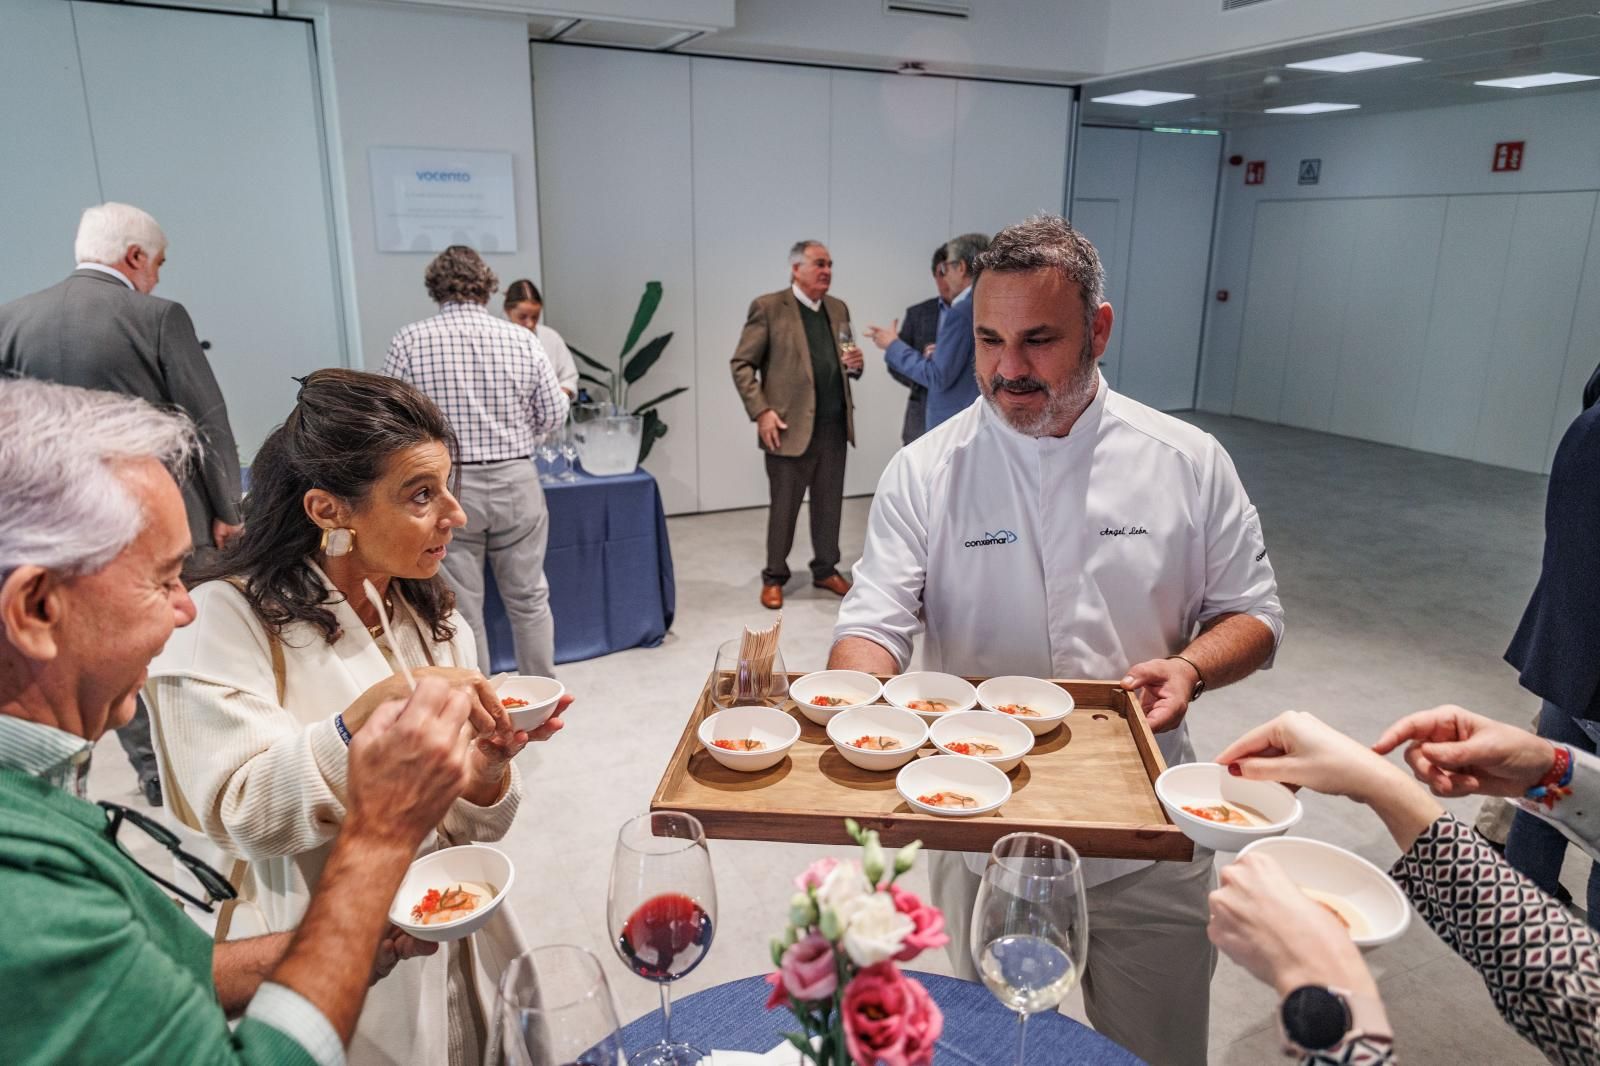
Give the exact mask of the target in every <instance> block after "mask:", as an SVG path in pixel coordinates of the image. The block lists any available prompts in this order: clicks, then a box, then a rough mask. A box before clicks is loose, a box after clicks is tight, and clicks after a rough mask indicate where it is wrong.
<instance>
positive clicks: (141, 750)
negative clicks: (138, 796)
mask: <svg viewBox="0 0 1600 1066" xmlns="http://www.w3.org/2000/svg"><path fill="white" fill-rule="evenodd" d="M134 699H136V700H137V701H138V709H137V710H135V711H134V712H133V717H132V718H131V719H129V721H128V724H127V725H125V726H123V727H122V728H121V729H118V730H117V740H118V742H120V743H121V744H122V750H123V751H125V752H127V753H128V762H130V763H132V764H133V772H134V773H136V774H138V775H139V787H140V788H143V787H144V783H145V782H146V781H147V780H149V779H150V778H152V777H155V776H157V771H156V749H155V745H154V744H153V743H151V740H150V712H149V711H147V710H146V709H145V706H144V697H143V696H135V697H134Z"/></svg>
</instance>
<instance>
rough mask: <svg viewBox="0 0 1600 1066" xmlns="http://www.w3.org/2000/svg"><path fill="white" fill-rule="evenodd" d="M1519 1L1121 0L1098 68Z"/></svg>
mask: <svg viewBox="0 0 1600 1066" xmlns="http://www.w3.org/2000/svg"><path fill="white" fill-rule="evenodd" d="M1521 2H1523V0H1339V2H1338V3H1330V2H1329V0H1273V2H1271V3H1266V4H1259V5H1253V6H1249V7H1242V8H1238V9H1236V10H1233V11H1224V10H1222V2H1221V0H1121V2H1112V3H1110V4H1109V5H1108V7H1109V9H1110V22H1109V25H1108V26H1107V30H1106V46H1105V52H1104V55H1103V56H1102V63H1103V65H1102V68H1101V69H1102V70H1104V71H1106V72H1108V73H1126V72H1130V71H1137V70H1147V69H1151V68H1155V67H1163V66H1172V65H1175V64H1178V63H1188V62H1192V61H1194V60H1197V59H1203V58H1206V57H1209V56H1219V55H1233V54H1236V53H1242V52H1248V51H1253V50H1255V49H1259V48H1266V47H1268V46H1271V45H1281V44H1290V43H1293V42H1295V41H1305V40H1315V39H1317V38H1320V37H1329V36H1333V35H1336V34H1344V33H1352V32H1356V31H1359V30H1370V29H1377V28H1380V27H1385V26H1397V25H1401V24H1403V23H1406V22H1411V21H1414V20H1417V19H1424V18H1432V17H1438V16H1441V15H1451V14H1462V13H1465V12H1471V11H1482V10H1485V9H1488V8H1495V7H1511V6H1514V5H1516V4H1518V3H1521Z"/></svg>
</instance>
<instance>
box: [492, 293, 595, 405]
mask: <svg viewBox="0 0 1600 1066" xmlns="http://www.w3.org/2000/svg"><path fill="white" fill-rule="evenodd" d="M506 317H507V318H509V319H510V320H511V321H513V322H515V323H516V324H517V325H519V326H521V327H522V328H523V329H531V330H533V335H534V336H535V337H536V338H538V341H539V344H540V346H541V347H543V348H544V354H545V358H546V359H549V360H550V368H551V369H552V370H554V371H555V372H556V381H558V382H560V384H561V391H562V392H564V393H566V394H567V399H569V400H570V399H572V398H573V397H575V396H577V395H578V364H577V363H576V362H574V361H573V359H572V352H571V351H570V350H569V349H568V348H567V342H566V341H564V340H562V339H561V334H559V333H557V332H556V331H555V330H553V329H551V328H550V327H549V326H547V325H545V324H544V323H543V322H542V321H540V320H541V319H542V318H543V317H544V297H543V296H541V295H539V287H538V286H537V285H535V284H534V283H533V282H531V281H529V280H528V279H527V278H522V279H520V280H518V281H513V282H512V283H511V284H510V285H508V286H506Z"/></svg>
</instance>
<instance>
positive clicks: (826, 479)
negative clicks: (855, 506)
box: [730, 240, 862, 610]
mask: <svg viewBox="0 0 1600 1066" xmlns="http://www.w3.org/2000/svg"><path fill="white" fill-rule="evenodd" d="M832 284H833V257H832V256H831V255H829V254H828V246H827V245H825V244H823V243H822V242H821V241H815V240H800V241H796V242H795V243H794V246H793V247H791V248H790V249H789V286H788V288H784V289H779V290H778V291H777V292H769V293H767V294H766V295H765V296H757V297H756V298H755V299H754V300H752V301H750V310H749V311H748V312H747V313H746V315H745V322H744V329H743V330H742V331H741V332H740V334H739V344H738V347H736V348H735V349H734V352H733V358H732V359H731V360H730V365H731V367H732V370H733V386H734V388H736V389H738V390H739V399H740V400H741V401H743V403H744V409H745V413H746V414H748V415H749V416H750V421H752V422H754V423H755V424H756V444H757V446H758V447H760V449H761V450H762V451H763V452H764V453H765V456H766V466H767V487H768V491H769V493H770V496H771V501H772V503H771V506H770V507H769V508H768V510H767V565H766V567H765V568H764V569H763V570H762V571H761V606H763V607H767V608H770V609H772V610H777V609H778V608H780V607H782V606H783V586H784V585H785V584H787V583H788V581H789V549H790V548H792V547H794V525H795V521H796V520H797V519H798V518H799V517H800V504H801V502H802V501H804V499H805V496H806V492H807V490H810V493H811V584H812V585H813V586H814V587H816V588H819V589H822V590H823V591H825V592H831V593H833V594H834V595H835V596H843V595H844V594H845V593H847V592H849V591H850V582H848V581H846V580H845V578H844V576H843V575H842V574H840V573H839V519H840V515H841V514H842V513H843V510H844V466H845V458H846V456H847V454H848V450H847V445H853V444H855V442H856V431H855V403H854V401H853V399H852V398H851V395H850V379H851V378H858V377H860V376H861V366H862V360H861V349H860V348H858V347H857V346H856V344H855V342H854V340H853V339H852V337H853V335H852V333H851V332H850V309H849V308H848V307H846V306H845V305H844V301H843V300H839V299H837V298H835V297H833V296H829V295H828V288H829V287H830V286H831V285H832Z"/></svg>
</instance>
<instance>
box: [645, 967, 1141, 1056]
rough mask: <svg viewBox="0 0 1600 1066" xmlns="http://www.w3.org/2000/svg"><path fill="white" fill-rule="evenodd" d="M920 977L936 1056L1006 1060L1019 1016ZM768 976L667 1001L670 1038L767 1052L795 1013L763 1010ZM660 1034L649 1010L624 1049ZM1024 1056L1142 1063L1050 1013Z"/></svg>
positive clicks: (1032, 1025) (987, 997)
mask: <svg viewBox="0 0 1600 1066" xmlns="http://www.w3.org/2000/svg"><path fill="white" fill-rule="evenodd" d="M906 972H907V974H908V975H909V976H912V977H915V978H916V979H917V980H918V981H921V982H922V985H923V987H924V988H926V989H927V990H928V991H929V993H931V994H932V996H933V999H934V1002H936V1003H938V1004H939V1009H940V1010H941V1011H943V1012H944V1035H942V1036H941V1037H940V1038H939V1044H938V1050H937V1051H936V1052H935V1054H934V1057H933V1061H934V1062H935V1063H936V1064H942V1063H969V1064H971V1066H1006V1064H1009V1063H1010V1062H1011V1057H1012V1054H1013V1050H1014V1048H1015V1047H1016V1039H1017V1016H1016V1015H1015V1014H1013V1013H1011V1012H1010V1011H1008V1010H1006V1009H1005V1008H1004V1007H1002V1006H1001V1005H1000V1003H999V1001H998V1000H996V999H995V998H994V996H993V995H991V994H990V993H989V990H988V989H987V988H984V987H983V986H982V985H979V984H973V983H972V982H971V981H960V980H957V979H956V978H953V977H941V976H939V975H937V974H931V973H917V972H915V971H910V970H908V971H906ZM769 991H771V989H770V987H769V986H768V985H767V982H766V978H765V977H746V978H745V979H744V980H742V981H729V982H728V983H727V984H725V985H718V986H717V987H715V988H708V989H706V990H705V991H703V992H696V993H695V994H694V995H692V996H686V997H684V998H683V1000H681V1001H674V1002H673V1004H672V1037H673V1039H674V1040H684V1041H687V1042H689V1043H691V1044H694V1045H695V1046H696V1047H699V1048H700V1049H702V1050H704V1051H711V1050H713V1049H720V1050H723V1051H756V1052H761V1051H767V1050H770V1049H771V1048H773V1047H776V1046H777V1045H778V1044H779V1043H781V1042H782V1041H783V1032H784V1030H786V1029H792V1028H793V1024H792V1023H793V1021H794V1016H793V1015H791V1014H790V1013H789V1012H788V1011H786V1010H784V1009H783V1008H781V1007H780V1008H778V1009H776V1010H770V1011H769V1010H767V1009H766V1007H767V993H768V992H769ZM660 1039H661V1012H660V1011H659V1010H655V1011H651V1012H650V1013H649V1014H646V1015H645V1016H644V1017H642V1018H640V1019H638V1020H637V1021H635V1022H633V1023H632V1024H631V1025H628V1026H626V1027H624V1028H623V1030H622V1044H623V1047H625V1048H626V1049H627V1050H628V1054H630V1055H631V1054H633V1053H634V1052H635V1051H637V1050H639V1049H640V1048H642V1047H644V1046H645V1045H646V1044H652V1043H655V1042H656V1041H658V1040H660ZM1026 1061H1027V1062H1028V1063H1029V1064H1030V1066H1061V1064H1063V1063H1095V1064H1096V1066H1141V1064H1142V1063H1143V1060H1142V1059H1140V1058H1138V1057H1137V1056H1135V1055H1134V1054H1133V1053H1132V1052H1131V1051H1128V1050H1127V1049H1125V1048H1123V1047H1122V1046H1120V1045H1118V1044H1114V1043H1112V1042H1111V1041H1110V1040H1107V1039H1106V1038H1105V1037H1103V1036H1101V1035H1100V1034H1099V1033H1097V1032H1095V1031H1094V1030H1093V1029H1090V1028H1089V1027H1088V1026H1086V1025H1083V1024H1081V1023H1079V1022H1076V1021H1074V1020H1073V1019H1071V1018H1068V1017H1067V1016H1066V1015H1065V1014H1057V1013H1056V1012H1054V1011H1048V1012H1046V1013H1044V1014H1036V1015H1034V1016H1033V1017H1032V1018H1030V1019H1029V1020H1028V1043H1027V1053H1026Z"/></svg>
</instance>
